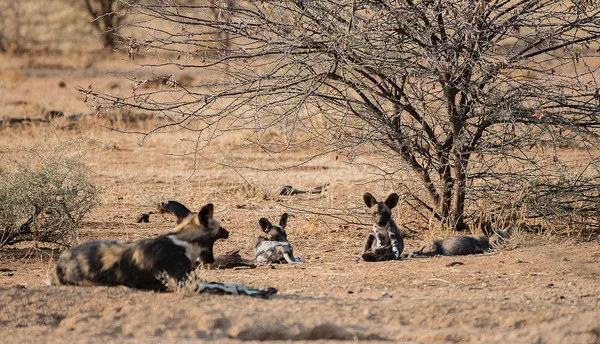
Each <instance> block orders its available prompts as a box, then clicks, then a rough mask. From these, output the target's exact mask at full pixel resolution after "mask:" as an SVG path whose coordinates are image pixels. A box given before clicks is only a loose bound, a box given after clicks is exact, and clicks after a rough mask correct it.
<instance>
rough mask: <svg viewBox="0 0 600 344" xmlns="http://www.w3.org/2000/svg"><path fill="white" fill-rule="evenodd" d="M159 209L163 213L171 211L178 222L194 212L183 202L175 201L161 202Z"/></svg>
mask: <svg viewBox="0 0 600 344" xmlns="http://www.w3.org/2000/svg"><path fill="white" fill-rule="evenodd" d="M159 210H160V212H161V213H165V212H168V213H171V214H173V215H175V216H176V217H177V223H181V221H182V220H183V219H185V218H186V217H187V216H188V215H189V214H191V213H192V212H191V211H190V210H189V209H188V208H186V207H185V206H184V205H183V204H181V203H179V202H175V201H169V202H167V203H161V204H160V205H159Z"/></svg>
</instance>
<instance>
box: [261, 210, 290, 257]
mask: <svg viewBox="0 0 600 344" xmlns="http://www.w3.org/2000/svg"><path fill="white" fill-rule="evenodd" d="M287 219H288V214H287V213H284V214H283V215H281V219H280V220H279V225H273V224H271V222H269V220H267V219H266V218H264V217H263V218H261V219H260V220H259V221H258V223H259V225H260V229H261V231H262V232H261V234H260V235H259V236H258V238H257V239H256V244H255V245H254V259H255V260H256V261H257V262H258V263H282V264H285V263H289V264H293V263H298V262H299V261H297V260H296V258H294V250H293V249H292V244H290V242H289V241H288V240H287V233H286V232H285V226H286V225H287Z"/></svg>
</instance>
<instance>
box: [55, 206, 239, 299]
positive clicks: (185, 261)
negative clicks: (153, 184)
mask: <svg viewBox="0 0 600 344" xmlns="http://www.w3.org/2000/svg"><path fill="white" fill-rule="evenodd" d="M162 208H163V209H164V210H166V211H168V212H170V213H173V214H175V216H177V223H178V225H177V226H176V227H175V228H173V230H172V231H171V232H170V233H167V234H164V235H159V236H158V237H155V238H151V239H142V240H138V241H133V242H126V241H114V240H98V241H89V242H86V243H83V244H81V245H78V246H75V247H73V248H71V249H68V250H66V251H64V252H62V253H61V255H60V256H59V258H58V261H57V262H56V270H55V272H54V275H53V276H52V277H51V280H50V283H51V284H53V285H61V284H62V285H83V286H93V285H108V286H114V285H125V286H128V287H132V288H138V289H150V290H160V291H163V290H166V286H165V285H164V284H163V282H162V280H161V278H160V277H159V275H161V274H162V273H166V274H167V275H168V277H171V278H173V279H175V280H177V281H182V280H184V279H185V278H186V277H187V276H188V274H189V273H190V272H191V271H192V270H193V269H194V268H195V267H196V266H197V264H198V263H197V262H198V261H201V262H204V263H213V262H214V260H215V258H214V255H213V244H214V243H215V241H216V240H217V239H227V238H228V237H229V232H227V231H226V230H225V229H224V228H222V227H221V225H220V224H219V222H218V221H217V220H215V219H214V218H213V209H214V207H213V205H212V204H207V205H205V206H204V207H202V209H200V211H199V212H198V213H192V212H191V211H189V210H188V209H187V208H186V207H185V206H183V205H182V204H180V203H178V202H173V201H170V202H168V203H166V204H162Z"/></svg>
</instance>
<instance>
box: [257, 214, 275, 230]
mask: <svg viewBox="0 0 600 344" xmlns="http://www.w3.org/2000/svg"><path fill="white" fill-rule="evenodd" d="M258 224H260V229H262V231H263V232H268V231H269V229H271V227H273V225H271V222H269V220H267V219H265V218H264V217H262V218H261V219H260V220H258Z"/></svg>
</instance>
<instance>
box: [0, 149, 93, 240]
mask: <svg viewBox="0 0 600 344" xmlns="http://www.w3.org/2000/svg"><path fill="white" fill-rule="evenodd" d="M15 153H22V157H21V159H18V161H14V160H13V158H10V157H9V164H8V166H9V167H8V168H7V169H3V170H1V171H0V247H3V246H6V245H14V244H16V243H19V242H25V241H33V242H36V243H37V242H46V243H54V244H59V245H63V246H70V245H71V244H72V243H73V242H74V241H75V239H76V237H77V229H78V227H79V224H80V222H81V220H82V219H83V217H84V216H85V215H86V214H87V213H88V212H89V211H90V210H91V209H92V207H93V206H95V205H96V204H97V202H98V193H99V190H98V188H96V187H95V186H94V184H92V182H91V181H90V178H89V171H88V169H87V168H86V166H85V165H83V164H82V163H81V161H80V160H79V158H69V157H65V156H63V148H59V149H58V150H54V151H52V152H51V153H49V154H45V153H43V152H42V151H41V149H33V150H23V151H20V152H15Z"/></svg>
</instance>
